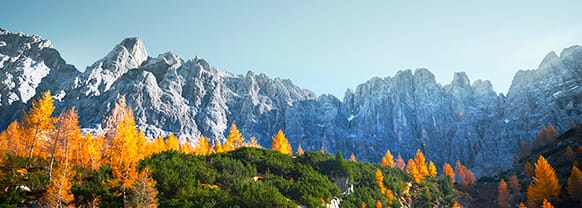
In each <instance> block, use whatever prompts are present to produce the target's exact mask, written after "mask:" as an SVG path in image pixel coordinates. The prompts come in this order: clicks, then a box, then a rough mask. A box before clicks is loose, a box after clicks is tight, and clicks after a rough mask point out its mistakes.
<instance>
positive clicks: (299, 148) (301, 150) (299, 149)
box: [296, 144, 305, 155]
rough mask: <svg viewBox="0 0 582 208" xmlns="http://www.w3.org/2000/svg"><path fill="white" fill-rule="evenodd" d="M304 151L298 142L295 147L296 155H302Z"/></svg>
mask: <svg viewBox="0 0 582 208" xmlns="http://www.w3.org/2000/svg"><path fill="white" fill-rule="evenodd" d="M304 153H305V152H304V151H303V148H301V144H299V147H297V153H296V154H297V155H303V154H304Z"/></svg>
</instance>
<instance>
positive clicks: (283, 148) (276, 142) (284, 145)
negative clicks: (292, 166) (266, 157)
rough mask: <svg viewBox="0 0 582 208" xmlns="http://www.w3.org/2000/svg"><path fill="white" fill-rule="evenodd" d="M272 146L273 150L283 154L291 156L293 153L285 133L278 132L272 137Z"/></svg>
mask: <svg viewBox="0 0 582 208" xmlns="http://www.w3.org/2000/svg"><path fill="white" fill-rule="evenodd" d="M272 145H273V150H276V151H279V152H281V153H283V154H286V155H291V154H292V153H293V150H292V149H291V145H290V144H289V142H288V141H287V138H285V133H283V130H279V131H278V132H277V135H275V136H274V137H273V142H272Z"/></svg>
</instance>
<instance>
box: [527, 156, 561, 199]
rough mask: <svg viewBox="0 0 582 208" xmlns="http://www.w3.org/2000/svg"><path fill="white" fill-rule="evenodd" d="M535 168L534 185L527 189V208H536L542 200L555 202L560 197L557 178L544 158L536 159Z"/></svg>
mask: <svg viewBox="0 0 582 208" xmlns="http://www.w3.org/2000/svg"><path fill="white" fill-rule="evenodd" d="M535 168H536V170H535V176H534V177H533V180H534V184H531V185H529V186H528V187H527V200H528V207H534V206H538V205H539V203H540V202H541V201H542V200H543V199H549V200H557V199H558V198H559V195H560V189H561V185H560V183H559V182H558V177H557V176H556V173H555V172H554V169H553V168H552V166H551V165H550V163H548V161H547V160H546V158H544V156H542V155H540V156H539V157H538V161H537V162H536V165H535Z"/></svg>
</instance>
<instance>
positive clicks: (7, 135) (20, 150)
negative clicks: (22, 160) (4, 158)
mask: <svg viewBox="0 0 582 208" xmlns="http://www.w3.org/2000/svg"><path fill="white" fill-rule="evenodd" d="M23 134H24V129H23V127H22V126H21V125H20V124H18V122H16V121H13V122H11V123H10V125H8V127H7V128H6V130H4V131H3V132H2V133H1V134H0V140H2V141H4V145H3V146H4V149H2V151H4V152H7V153H8V154H11V155H16V156H24V155H26V147H25V144H26V142H27V141H26V137H25V136H26V135H23Z"/></svg>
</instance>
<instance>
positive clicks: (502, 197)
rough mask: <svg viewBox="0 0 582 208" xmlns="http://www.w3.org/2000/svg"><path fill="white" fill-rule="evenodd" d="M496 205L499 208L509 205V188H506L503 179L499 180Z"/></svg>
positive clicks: (505, 207) (506, 207) (507, 207)
mask: <svg viewBox="0 0 582 208" xmlns="http://www.w3.org/2000/svg"><path fill="white" fill-rule="evenodd" d="M497 205H498V206H499V207H500V208H509V207H511V202H510V201H509V190H508V189H507V183H505V180H503V179H501V181H500V182H499V188H498V189H497Z"/></svg>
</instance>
